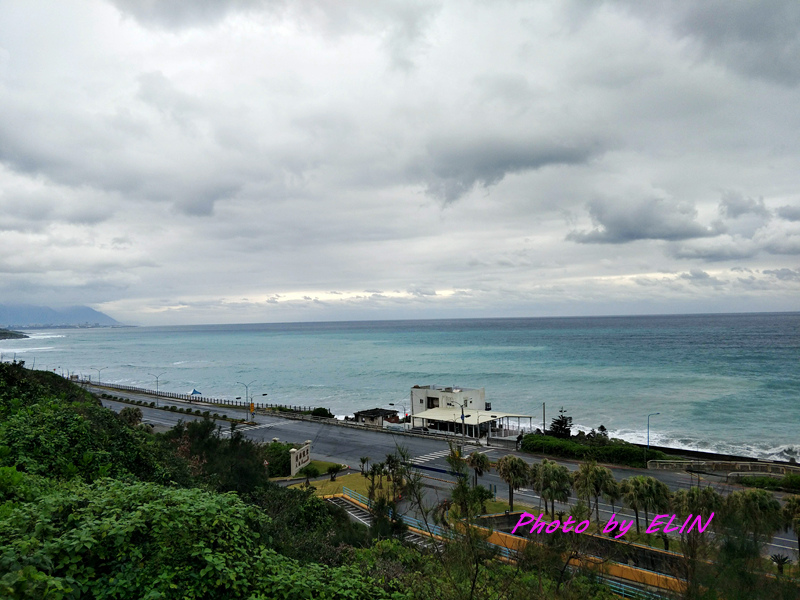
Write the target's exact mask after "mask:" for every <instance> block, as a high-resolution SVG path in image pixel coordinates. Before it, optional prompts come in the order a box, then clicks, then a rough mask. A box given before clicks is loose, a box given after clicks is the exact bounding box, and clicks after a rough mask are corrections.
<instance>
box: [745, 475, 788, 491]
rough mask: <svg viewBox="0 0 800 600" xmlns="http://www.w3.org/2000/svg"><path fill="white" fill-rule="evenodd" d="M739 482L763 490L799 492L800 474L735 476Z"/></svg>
mask: <svg viewBox="0 0 800 600" xmlns="http://www.w3.org/2000/svg"><path fill="white" fill-rule="evenodd" d="M737 479H738V481H739V483H741V484H742V485H746V486H749V487H754V488H761V489H765V490H773V491H777V490H785V491H787V492H795V493H800V475H792V474H790V475H786V476H784V477H767V476H766V475H754V476H745V477H738V478H737Z"/></svg>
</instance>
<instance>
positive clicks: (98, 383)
mask: <svg viewBox="0 0 800 600" xmlns="http://www.w3.org/2000/svg"><path fill="white" fill-rule="evenodd" d="M107 368H108V367H103V368H101V369H98V368H95V367H92V371H97V385H100V371H105V370H106V369H107Z"/></svg>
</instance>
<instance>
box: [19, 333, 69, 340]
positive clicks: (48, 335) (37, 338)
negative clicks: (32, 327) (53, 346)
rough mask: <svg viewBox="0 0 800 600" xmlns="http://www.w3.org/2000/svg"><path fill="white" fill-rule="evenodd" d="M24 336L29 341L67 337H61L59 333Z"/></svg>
mask: <svg viewBox="0 0 800 600" xmlns="http://www.w3.org/2000/svg"><path fill="white" fill-rule="evenodd" d="M26 335H27V336H28V339H31V340H47V339H50V338H63V337H67V336H65V335H62V334H60V333H29V334H26Z"/></svg>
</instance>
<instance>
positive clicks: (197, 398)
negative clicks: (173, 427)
mask: <svg viewBox="0 0 800 600" xmlns="http://www.w3.org/2000/svg"><path fill="white" fill-rule="evenodd" d="M86 383H88V384H89V385H93V386H96V387H100V388H109V389H114V390H121V391H124V392H134V393H137V394H146V395H148V396H156V397H158V398H171V399H173V400H184V401H187V402H202V403H204V404H218V405H222V406H236V407H240V408H249V407H250V403H249V402H244V401H239V400H228V399H227V398H208V397H206V396H203V395H197V394H195V395H192V394H177V393H175V392H164V391H161V390H159V391H158V392H156V391H155V390H148V389H147V388H140V387H136V386H133V385H121V384H118V383H92V382H91V381H86ZM253 404H254V405H255V408H256V409H257V410H269V409H277V410H281V409H284V410H287V411H292V412H303V411H306V412H310V411H312V410H314V407H313V406H292V405H286V404H268V403H265V402H254V403H253Z"/></svg>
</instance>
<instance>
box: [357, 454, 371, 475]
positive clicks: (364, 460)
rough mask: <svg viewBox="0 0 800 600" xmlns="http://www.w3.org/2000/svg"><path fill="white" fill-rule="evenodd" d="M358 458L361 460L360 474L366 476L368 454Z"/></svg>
mask: <svg viewBox="0 0 800 600" xmlns="http://www.w3.org/2000/svg"><path fill="white" fill-rule="evenodd" d="M359 460H360V461H361V474H362V475H363V476H364V477H366V476H367V469H368V468H369V466H368V465H369V456H362V457H361V458H359Z"/></svg>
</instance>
